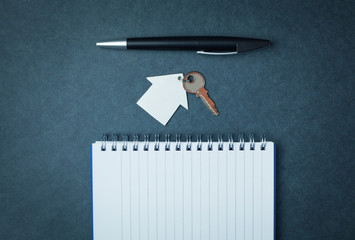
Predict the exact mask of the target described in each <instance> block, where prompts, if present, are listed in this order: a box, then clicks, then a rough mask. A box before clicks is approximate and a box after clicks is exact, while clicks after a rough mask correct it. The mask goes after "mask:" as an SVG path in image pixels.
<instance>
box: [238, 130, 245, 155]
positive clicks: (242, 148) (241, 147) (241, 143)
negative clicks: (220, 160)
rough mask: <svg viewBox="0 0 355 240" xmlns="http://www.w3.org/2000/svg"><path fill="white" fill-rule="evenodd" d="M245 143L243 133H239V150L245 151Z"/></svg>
mask: <svg viewBox="0 0 355 240" xmlns="http://www.w3.org/2000/svg"><path fill="white" fill-rule="evenodd" d="M244 148H245V143H244V136H243V134H241V135H239V150H240V151H244Z"/></svg>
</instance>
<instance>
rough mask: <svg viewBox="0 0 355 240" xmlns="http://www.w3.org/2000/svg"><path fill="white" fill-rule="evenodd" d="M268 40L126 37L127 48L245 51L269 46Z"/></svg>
mask: <svg viewBox="0 0 355 240" xmlns="http://www.w3.org/2000/svg"><path fill="white" fill-rule="evenodd" d="M269 45H270V42H269V41H268V40H261V39H252V38H238V37H149V38H128V39H127V49H144V50H192V51H206V52H246V51H249V50H251V49H257V48H262V47H266V46H269Z"/></svg>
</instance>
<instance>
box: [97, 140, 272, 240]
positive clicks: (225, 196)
mask: <svg viewBox="0 0 355 240" xmlns="http://www.w3.org/2000/svg"><path fill="white" fill-rule="evenodd" d="M92 201H93V238H94V239H95V240H110V239H141V240H143V239H163V240H165V239H176V240H180V239H185V240H188V239H194V240H195V239H196V240H205V239H212V240H214V239H243V240H244V239H253V240H254V239H260V240H261V239H262V240H268V239H270V240H271V239H275V207H274V206H275V144H274V143H273V142H269V141H268V142H266V141H265V142H253V141H252V142H245V143H244V142H232V141H230V140H229V141H228V142H224V141H222V139H220V140H219V141H217V142H213V141H212V140H211V141H209V142H201V141H197V142H196V141H186V142H180V141H177V142H168V141H166V142H160V143H159V141H157V140H155V141H148V140H147V139H146V140H145V141H138V140H137V139H136V140H135V141H128V140H124V141H104V142H102V141H98V142H95V143H93V144H92Z"/></svg>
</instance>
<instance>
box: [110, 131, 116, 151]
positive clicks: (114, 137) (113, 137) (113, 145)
mask: <svg viewBox="0 0 355 240" xmlns="http://www.w3.org/2000/svg"><path fill="white" fill-rule="evenodd" d="M111 150H112V151H116V150H117V135H116V134H112V146H111Z"/></svg>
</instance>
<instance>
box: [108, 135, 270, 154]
mask: <svg viewBox="0 0 355 240" xmlns="http://www.w3.org/2000/svg"><path fill="white" fill-rule="evenodd" d="M118 138H119V137H118V135H116V134H112V145H111V141H110V147H111V150H112V151H117V150H118V148H117V147H118ZM107 142H108V136H107V135H106V134H103V135H102V140H101V151H106V150H107ZM260 142H261V145H260V150H262V151H264V150H265V149H266V143H267V142H266V137H265V134H263V135H262V137H261V140H260ZM132 144H133V151H138V145H139V137H138V135H137V134H136V135H133V141H132ZM196 144H197V146H196V148H197V151H201V150H202V136H201V135H197V139H196ZM217 146H218V151H223V148H224V142H223V136H222V135H218V145H217ZM234 147H235V146H234V140H233V135H232V134H230V135H228V150H229V151H233V150H234ZM249 147H250V150H251V151H253V150H255V140H254V135H253V134H250V135H249ZM170 148H171V142H170V135H169V134H167V135H165V151H170ZM212 148H213V139H212V135H207V150H208V151H212V150H213V149H212ZM127 149H128V135H123V140H122V151H127ZM191 149H192V137H191V135H190V134H188V135H186V151H191ZM143 150H144V151H148V150H149V135H147V134H146V135H144V146H143ZM159 150H160V139H159V134H156V135H154V151H159ZM175 150H176V151H181V138H180V135H179V134H177V135H176V144H175ZM239 150H240V151H243V150H245V140H244V136H243V135H242V134H241V135H239Z"/></svg>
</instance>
